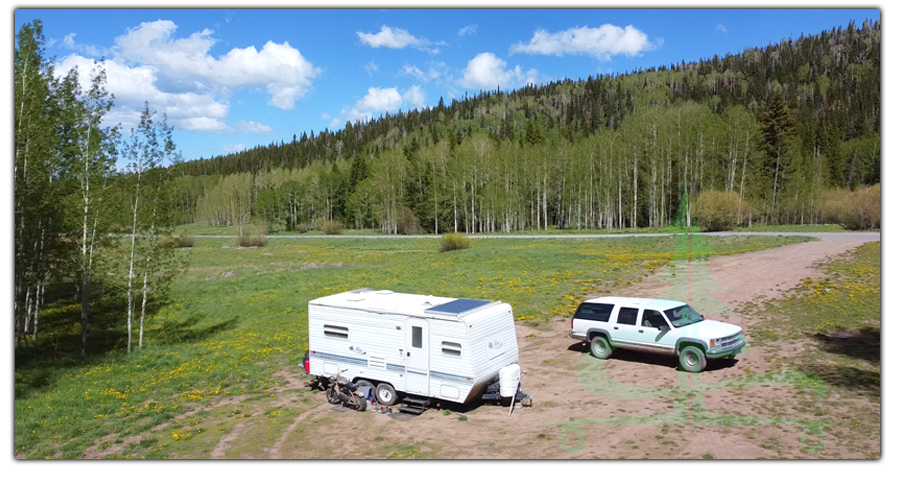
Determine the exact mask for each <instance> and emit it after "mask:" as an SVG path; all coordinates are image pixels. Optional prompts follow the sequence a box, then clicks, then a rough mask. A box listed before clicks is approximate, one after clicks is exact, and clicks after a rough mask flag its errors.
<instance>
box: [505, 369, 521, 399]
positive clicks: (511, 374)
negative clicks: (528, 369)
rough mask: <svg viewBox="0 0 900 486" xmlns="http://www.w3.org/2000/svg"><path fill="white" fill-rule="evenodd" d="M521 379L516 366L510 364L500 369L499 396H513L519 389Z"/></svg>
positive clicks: (519, 370) (519, 371)
mask: <svg viewBox="0 0 900 486" xmlns="http://www.w3.org/2000/svg"><path fill="white" fill-rule="evenodd" d="M521 377H522V372H521V369H520V368H519V365H517V364H511V365H509V366H504V367H503V368H500V396H501V397H512V396H515V394H516V391H518V389H519V380H520V379H521Z"/></svg>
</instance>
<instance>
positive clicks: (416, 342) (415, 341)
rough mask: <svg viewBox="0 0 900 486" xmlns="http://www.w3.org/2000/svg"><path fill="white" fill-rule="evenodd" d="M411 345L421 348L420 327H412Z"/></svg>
mask: <svg viewBox="0 0 900 486" xmlns="http://www.w3.org/2000/svg"><path fill="white" fill-rule="evenodd" d="M412 347H414V348H419V349H422V328H421V327H419V326H413V327H412Z"/></svg>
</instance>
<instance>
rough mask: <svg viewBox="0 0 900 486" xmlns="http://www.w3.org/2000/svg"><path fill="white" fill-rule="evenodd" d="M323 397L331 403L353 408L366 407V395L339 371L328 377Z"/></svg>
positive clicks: (361, 408) (363, 408)
mask: <svg viewBox="0 0 900 486" xmlns="http://www.w3.org/2000/svg"><path fill="white" fill-rule="evenodd" d="M342 371H347V370H342ZM325 399H326V400H328V403H330V404H332V405H338V404H343V405H347V406H348V407H350V408H352V409H353V410H365V409H366V397H365V396H364V395H363V393H362V392H361V391H359V386H358V385H357V384H356V383H351V382H350V381H349V380H348V379H346V378H344V377H343V376H342V375H341V373H340V372H338V373H335V374H334V375H331V377H330V378H328V386H327V387H326V388H325Z"/></svg>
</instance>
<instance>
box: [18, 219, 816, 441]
mask: <svg viewBox="0 0 900 486" xmlns="http://www.w3.org/2000/svg"><path fill="white" fill-rule="evenodd" d="M683 238H687V237H683ZM706 240H707V244H701V238H700V237H694V244H692V245H690V246H689V247H690V248H692V249H693V250H692V251H694V252H695V254H692V255H688V256H693V257H698V256H701V254H710V253H720V254H727V253H737V252H742V251H751V250H758V249H764V248H771V247H775V246H780V245H784V244H788V243H794V242H798V241H806V239H804V238H785V237H758V236H757V237H749V236H748V237H729V238H706ZM439 243H440V242H439V241H438V240H431V239H424V240H423V239H403V240H383V239H375V240H372V239H369V240H363V239H313V240H271V241H270V243H269V244H268V245H267V246H266V247H264V248H254V249H246V248H245V249H237V248H223V246H228V245H227V244H226V245H223V241H222V240H219V239H197V244H196V246H195V247H193V248H184V249H178V250H177V251H178V252H180V253H181V254H182V255H183V256H184V257H185V258H186V259H187V261H188V266H187V270H186V272H185V273H184V274H183V275H181V276H180V277H179V278H178V279H177V280H176V282H174V283H173V287H172V289H171V292H170V297H169V300H168V301H167V302H165V303H164V304H162V305H161V306H160V307H159V308H158V309H156V310H155V312H154V313H153V315H152V316H151V317H150V318H149V320H148V321H147V324H146V330H145V343H144V349H143V350H136V351H135V352H133V353H131V354H130V355H128V354H125V353H124V332H123V330H124V316H123V315H122V313H121V311H122V309H123V308H124V307H123V306H121V305H119V306H118V307H116V306H111V305H110V306H107V307H106V308H101V307H97V310H98V312H100V311H101V310H103V311H105V313H104V314H102V315H95V316H94V318H95V322H97V323H98V325H99V323H107V324H109V326H110V329H109V330H105V331H104V330H102V329H99V328H98V329H97V330H96V331H95V332H93V333H92V334H91V335H90V336H89V338H90V343H91V347H90V348H89V352H88V353H86V354H85V355H82V354H81V353H80V349H79V347H78V346H76V345H74V343H77V342H78V335H79V334H78V333H79V326H78V316H79V314H78V313H79V306H78V304H77V303H76V302H75V301H74V300H71V299H64V300H59V301H57V302H53V303H50V304H48V306H47V308H46V311H45V312H44V313H43V315H42V328H43V331H42V334H41V337H40V338H39V340H38V341H37V342H35V343H32V344H30V345H29V347H27V348H25V349H22V350H19V351H17V353H16V369H15V453H16V454H17V455H19V456H22V457H29V458H43V457H60V458H78V457H82V454H83V452H84V450H85V449H86V448H87V447H89V446H91V445H93V444H95V442H97V441H98V440H100V439H101V438H104V437H106V436H112V437H113V438H112V439H103V440H106V441H108V442H110V443H115V440H118V439H125V438H127V437H132V436H135V435H137V434H143V437H142V441H140V443H134V444H130V445H129V446H128V447H127V449H126V450H123V451H121V452H120V453H118V454H116V455H115V456H116V457H125V456H129V457H133V458H134V457H178V456H180V455H182V454H183V453H184V451H185V449H184V448H188V449H190V448H199V449H197V450H200V449H202V450H206V448H207V447H210V444H214V443H215V440H216V438H217V437H219V436H221V435H222V434H223V433H224V431H223V430H219V431H217V430H215V429H216V428H217V427H213V426H209V425H204V424H201V426H204V427H205V429H204V431H203V432H199V433H198V432H196V430H195V431H194V432H192V436H191V439H188V440H185V439H184V438H179V440H175V439H174V438H173V437H172V435H171V434H172V433H173V432H176V433H177V430H178V428H179V427H186V426H192V427H196V426H195V425H193V424H192V423H191V421H185V420H181V421H178V420H175V417H176V416H179V415H181V414H183V413H185V412H187V411H189V410H192V409H193V408H195V407H197V406H199V405H202V404H209V403H211V402H212V401H214V400H218V399H220V398H222V397H225V396H229V395H239V394H248V395H250V396H251V397H266V396H273V395H272V392H271V390H272V389H273V387H277V385H275V382H276V381H278V378H277V377H273V373H275V372H276V371H278V370H279V369H280V368H282V367H285V366H292V367H293V366H296V365H297V363H299V362H300V361H301V360H302V356H303V352H304V350H305V347H306V340H307V335H306V320H307V302H308V301H309V300H311V299H313V298H316V297H320V296H322V295H328V294H333V293H338V292H342V291H347V290H351V289H354V288H358V287H372V288H388V289H392V290H394V291H397V292H412V293H422V294H433V295H441V296H448V297H470V298H482V299H498V300H503V301H505V302H509V303H511V304H512V306H513V309H514V312H515V314H516V318H517V319H519V320H524V321H527V322H528V323H530V324H531V325H534V326H543V325H545V323H547V322H548V321H549V319H551V318H554V317H557V316H564V315H569V314H570V313H571V312H572V311H573V310H574V307H575V306H576V305H577V303H578V302H579V299H580V298H581V297H582V296H583V295H585V294H587V293H597V292H603V291H610V290H612V289H614V288H616V286H617V285H620V284H625V283H628V282H635V281H638V280H639V279H641V278H643V277H645V276H647V275H649V274H650V273H652V272H653V271H655V270H657V269H659V268H661V267H662V266H664V265H666V264H667V262H668V261H669V259H670V258H671V257H672V254H673V249H674V248H675V238H671V237H662V238H628V239H613V240H588V239H576V240H565V241H563V240H475V241H473V244H472V248H470V249H468V250H465V251H457V252H449V253H440V252H439V251H438V245H439ZM311 263H315V264H316V265H315V267H318V268H310V267H311V265H310V264H311ZM225 272H233V273H235V274H236V276H234V277H231V278H223V277H222V274H223V273H225ZM135 344H136V343H135ZM301 393H309V392H301ZM252 399H253V398H251V400H252ZM245 403H249V401H248V402H245ZM241 407H243V406H241ZM204 413H205V412H204ZM245 413H246V412H245ZM198 417H199V415H198ZM235 417H243V414H241V415H237V416H235ZM286 417H287V416H286V415H284V416H280V417H267V418H265V419H256V418H254V420H259V424H260V425H262V424H265V426H266V427H265V428H264V429H260V440H263V439H264V440H265V441H271V440H272V437H273V436H274V434H276V432H277V430H280V429H281V428H282V427H284V426H285V424H284V422H282V420H284V419H286ZM221 419H222V420H225V419H229V420H232V419H233V418H232V417H231V416H229V417H222V418H221ZM262 420H265V422H263V421H262ZM272 420H275V421H276V422H275V423H274V424H273V423H272ZM161 424H169V425H168V426H167V427H166V428H164V429H162V430H160V431H159V432H153V433H151V432H150V429H151V428H152V427H154V426H157V425H161ZM179 437H180V436H179ZM191 444H193V445H191Z"/></svg>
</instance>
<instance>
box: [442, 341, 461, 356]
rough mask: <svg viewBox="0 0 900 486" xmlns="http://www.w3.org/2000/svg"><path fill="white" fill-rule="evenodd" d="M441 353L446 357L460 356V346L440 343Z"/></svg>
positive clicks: (447, 342) (444, 342)
mask: <svg viewBox="0 0 900 486" xmlns="http://www.w3.org/2000/svg"><path fill="white" fill-rule="evenodd" d="M441 352H442V353H444V354H446V355H447V356H455V357H457V358H458V357H460V356H462V344H459V343H452V342H450V341H441Z"/></svg>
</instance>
